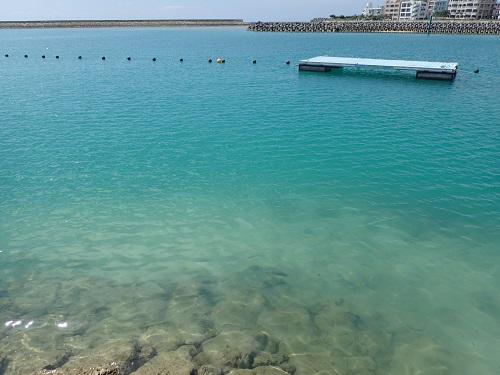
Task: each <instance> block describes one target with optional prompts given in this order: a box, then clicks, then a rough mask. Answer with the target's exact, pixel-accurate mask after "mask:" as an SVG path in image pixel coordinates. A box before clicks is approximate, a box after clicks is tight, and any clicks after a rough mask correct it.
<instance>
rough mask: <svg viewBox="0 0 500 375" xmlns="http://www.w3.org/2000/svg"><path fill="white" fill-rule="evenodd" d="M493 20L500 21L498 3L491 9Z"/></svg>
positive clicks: (499, 5) (499, 6)
mask: <svg viewBox="0 0 500 375" xmlns="http://www.w3.org/2000/svg"><path fill="white" fill-rule="evenodd" d="M493 18H494V19H499V20H500V3H497V4H495V6H494V7H493Z"/></svg>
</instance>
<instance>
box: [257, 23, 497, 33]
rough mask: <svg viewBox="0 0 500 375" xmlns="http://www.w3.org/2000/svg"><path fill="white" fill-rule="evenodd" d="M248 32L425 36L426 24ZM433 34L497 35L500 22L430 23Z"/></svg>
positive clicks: (266, 26)
mask: <svg viewBox="0 0 500 375" xmlns="http://www.w3.org/2000/svg"><path fill="white" fill-rule="evenodd" d="M248 30H250V31H260V32H300V33H333V32H338V33H389V32H400V33H427V32H428V31H429V21H324V22H257V23H254V24H251V25H250V26H249V28H248ZM430 32H431V33H432V34H486V35H500V21H448V20H447V21H444V20H439V21H433V22H432V25H431V26H430Z"/></svg>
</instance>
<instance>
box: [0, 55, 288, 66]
mask: <svg viewBox="0 0 500 375" xmlns="http://www.w3.org/2000/svg"><path fill="white" fill-rule="evenodd" d="M4 57H5V58H7V57H12V55H10V54H8V53H6V54H5V55H4ZM24 58H25V59H28V58H29V55H28V54H25V55H24ZM41 58H42V59H44V60H45V59H47V56H46V55H41ZM55 58H56V59H57V60H59V59H60V58H61V57H60V56H59V55H56V56H55ZM77 59H78V60H83V56H81V55H80V56H78V57H77ZM106 59H107V58H106V56H102V57H101V61H106ZM125 59H126V60H127V61H132V57H131V56H128V57H126V58H125ZM158 60H159V59H158V58H157V57H153V58H152V59H151V60H150V61H153V62H157V61H158ZM207 61H208V63H209V64H211V63H213V62H214V61H215V63H216V64H221V65H222V64H225V63H226V60H225V59H223V58H222V57H217V58H216V59H215V60H213V59H211V58H209V59H208V60H207ZM179 62H180V63H183V62H184V58H182V57H181V58H180V59H179ZM249 63H251V64H253V65H256V64H257V60H256V59H253V60H250V61H249ZM285 64H286V65H290V61H286V62H285Z"/></svg>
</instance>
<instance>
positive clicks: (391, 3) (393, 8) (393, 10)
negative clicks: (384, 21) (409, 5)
mask: <svg viewBox="0 0 500 375" xmlns="http://www.w3.org/2000/svg"><path fill="white" fill-rule="evenodd" d="M400 5H401V0H385V5H384V17H385V18H388V19H391V20H396V21H397V20H399V9H400Z"/></svg>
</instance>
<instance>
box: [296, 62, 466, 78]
mask: <svg viewBox="0 0 500 375" xmlns="http://www.w3.org/2000/svg"><path fill="white" fill-rule="evenodd" d="M340 68H364V69H391V70H409V71H414V72H416V78H422V79H437V80H448V81H451V80H453V79H455V77H456V75H457V68H458V64H457V63H449V62H432V61H407V60H379V59H361V58H352V57H331V56H318V57H314V58H311V59H307V60H300V61H299V70H300V71H313V72H329V71H331V70H332V69H340Z"/></svg>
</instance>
